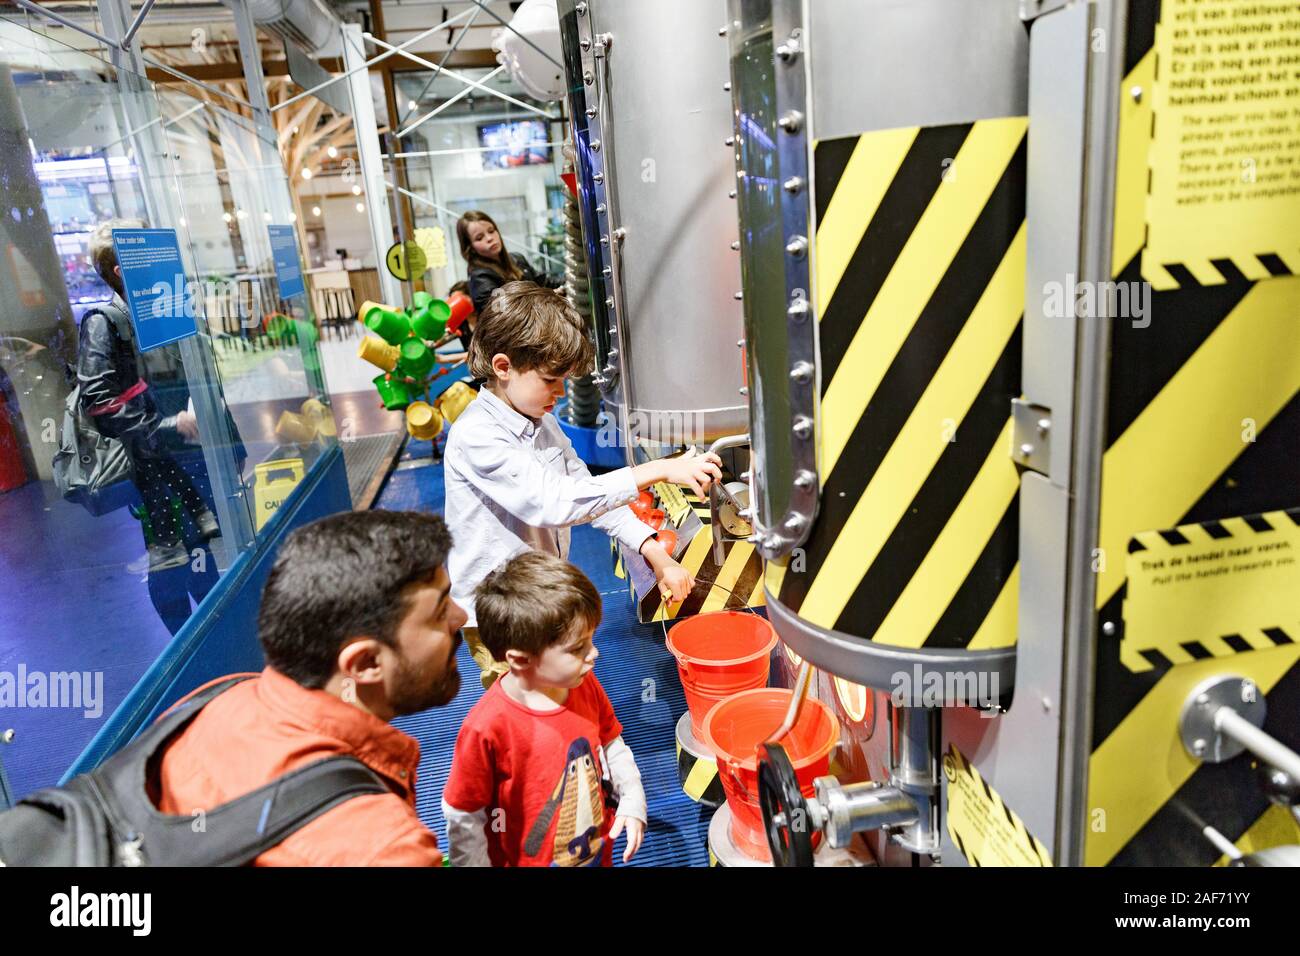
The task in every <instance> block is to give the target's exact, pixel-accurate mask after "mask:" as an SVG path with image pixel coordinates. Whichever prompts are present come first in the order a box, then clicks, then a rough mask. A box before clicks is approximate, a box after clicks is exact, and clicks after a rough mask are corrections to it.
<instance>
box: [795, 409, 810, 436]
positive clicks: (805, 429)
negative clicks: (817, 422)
mask: <svg viewBox="0 0 1300 956" xmlns="http://www.w3.org/2000/svg"><path fill="white" fill-rule="evenodd" d="M791 431H793V432H794V433H795V435H796V436H797V437H799V438H810V437H811V436H812V433H813V422H812V419H811V418H809V417H808V416H807V415H800V416H799V417H798V418H796V419H795V420H794V426H793V427H792V428H791Z"/></svg>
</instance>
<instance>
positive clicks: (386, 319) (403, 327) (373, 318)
mask: <svg viewBox="0 0 1300 956" xmlns="http://www.w3.org/2000/svg"><path fill="white" fill-rule="evenodd" d="M366 328H368V329H369V330H370V331H371V332H374V333H375V334H376V335H378V336H379V337H380V338H381V339H383V340H384V341H385V342H387V343H388V344H389V345H401V344H402V343H403V342H404V341H406V340H407V339H409V338H410V337H411V320H410V319H408V318H407V317H406V316H404V315H402V314H401V313H399V312H389V311H388V310H387V309H371V310H370V314H369V315H367V316H366Z"/></svg>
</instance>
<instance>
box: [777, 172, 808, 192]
mask: <svg viewBox="0 0 1300 956" xmlns="http://www.w3.org/2000/svg"><path fill="white" fill-rule="evenodd" d="M781 186H782V187H783V188H784V189H785V191H786V192H788V193H791V194H793V193H797V192H798V191H799V190H801V189H803V177H802V176H791V177H790V178H789V179H787V180H786V181H785V182H783V183H782V184H781Z"/></svg>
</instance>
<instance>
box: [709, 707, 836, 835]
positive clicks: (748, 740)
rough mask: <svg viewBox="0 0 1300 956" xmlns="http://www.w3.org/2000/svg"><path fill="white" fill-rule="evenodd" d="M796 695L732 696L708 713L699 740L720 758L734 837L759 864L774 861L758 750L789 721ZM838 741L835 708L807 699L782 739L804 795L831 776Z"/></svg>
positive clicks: (811, 793) (723, 784) (720, 771)
mask: <svg viewBox="0 0 1300 956" xmlns="http://www.w3.org/2000/svg"><path fill="white" fill-rule="evenodd" d="M793 693H794V692H793V691H790V690H784V689H781V688H770V689H768V688H763V689H760V690H747V691H745V692H744V693H741V694H736V695H735V696H734V697H729V698H728V699H727V700H724V701H721V702H719V703H717V704H715V705H714V707H713V709H712V710H710V711H709V713H708V716H707V717H705V719H704V735H703V736H702V737H701V738H700V740H701V741H703V742H704V745H705V746H706V747H708V748H709V749H710V750H712V751H713V753H714V756H716V757H717V760H718V776H719V777H720V778H721V779H722V790H723V792H724V793H725V794H726V795H727V806H728V807H729V808H730V809H731V839H732V840H733V841H734V842H735V844H736V846H737V847H739V848H740V849H741V850H743V851H744V852H746V853H748V854H749V855H750V856H752V857H754V858H755V859H758V860H770V859H771V858H772V854H771V852H770V851H769V850H768V847H767V833H766V831H765V830H764V828H763V812H762V810H760V809H759V805H758V753H757V751H758V746H759V744H761V743H764V742H765V741H766V740H767V739H768V738H769V737H771V735H772V734H773V733H775V732H776V731H777V730H778V729H779V728H780V726H781V724H782V723H783V722H784V721H785V712H786V710H787V709H788V708H789V707H790V697H791V696H792V695H793ZM839 739H840V724H839V721H837V720H836V719H835V714H834V713H832V712H831V709H830V708H829V707H827V706H826V705H825V704H823V703H822V702H821V701H819V700H817V699H815V698H813V697H808V698H805V699H804V702H803V707H802V708H801V709H800V711H799V719H798V720H797V721H796V722H795V725H794V728H793V729H792V730H791V731H790V733H788V734H786V736H785V737H784V738H782V739H781V740H780V741H779V743H780V744H781V746H783V747H784V748H785V751H786V754H787V755H788V756H789V757H790V763H791V764H792V765H793V766H794V772H795V776H796V777H797V778H798V779H799V789H800V791H801V792H802V793H803V795H804V796H805V797H812V796H813V781H814V780H816V779H817V778H818V777H824V776H826V775H827V774H828V773H830V772H831V771H830V766H831V750H832V749H833V748H834V746H835V743H836V741H838V740H839Z"/></svg>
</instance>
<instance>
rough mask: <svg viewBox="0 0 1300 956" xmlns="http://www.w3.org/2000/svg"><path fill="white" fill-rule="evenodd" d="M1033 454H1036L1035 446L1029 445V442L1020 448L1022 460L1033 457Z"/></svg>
mask: <svg viewBox="0 0 1300 956" xmlns="http://www.w3.org/2000/svg"><path fill="white" fill-rule="evenodd" d="M1033 453H1034V446H1033V445H1031V444H1029V443H1028V442H1026V443H1025V444H1023V445H1021V446H1020V457H1021V458H1028V457H1029V456H1030V455H1032V454H1033Z"/></svg>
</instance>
